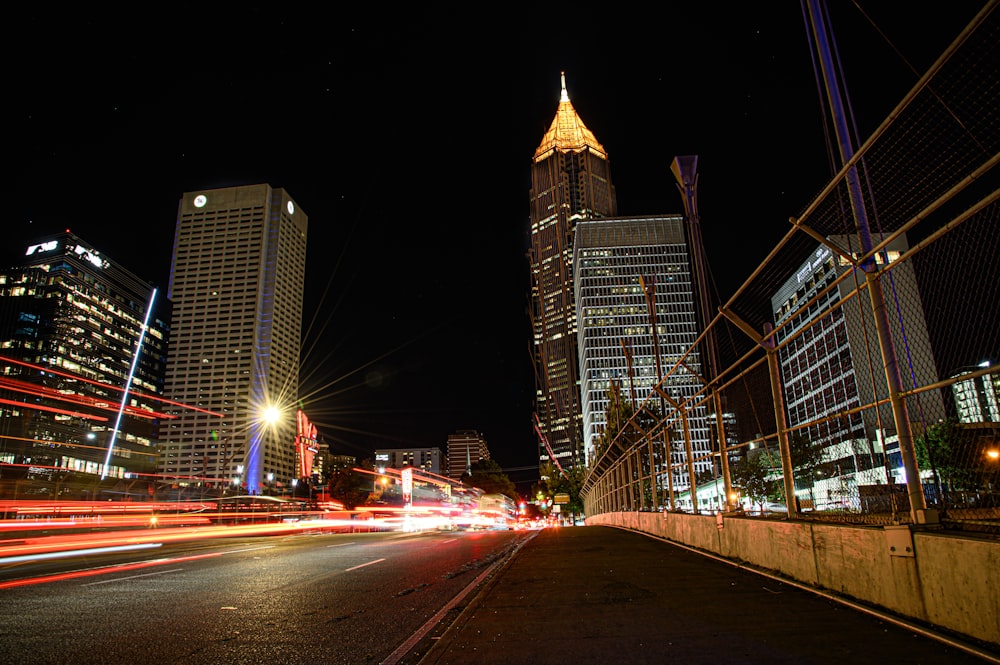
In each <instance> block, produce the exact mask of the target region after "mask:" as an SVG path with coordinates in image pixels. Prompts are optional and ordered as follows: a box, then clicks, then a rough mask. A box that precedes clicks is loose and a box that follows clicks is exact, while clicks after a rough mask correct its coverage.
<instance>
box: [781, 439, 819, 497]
mask: <svg viewBox="0 0 1000 665" xmlns="http://www.w3.org/2000/svg"><path fill="white" fill-rule="evenodd" d="M788 448H789V452H790V453H791V456H792V477H793V478H794V479H795V487H796V488H798V489H810V488H811V487H812V484H813V478H814V476H815V472H816V468H817V467H819V466H820V465H821V464H822V463H823V446H821V445H819V444H817V443H814V442H813V441H810V440H809V439H808V438H806V437H805V436H803V435H802V434H801V433H800V432H794V433H793V434H791V435H789V437H788ZM778 469H779V470H780V469H781V460H780V459H779V460H778Z"/></svg>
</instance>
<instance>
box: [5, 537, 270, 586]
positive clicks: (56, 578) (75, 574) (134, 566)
mask: <svg viewBox="0 0 1000 665" xmlns="http://www.w3.org/2000/svg"><path fill="white" fill-rule="evenodd" d="M273 547H274V546H273V545H264V546H262V547H244V548H242V549H238V550H225V551H222V552H206V553H204V554H191V555H188V556H178V557H167V558H164V559H148V560H146V561H137V562H134V563H122V564H115V565H111V566H99V567H97V568H84V569H82V570H71V571H68V572H65V573H54V574H52V575H41V576H38V577H25V578H23V579H19V580H9V581H7V582H0V589H11V588H14V587H22V586H32V585H35V584H48V583H50V582H62V581H65V580H72V579H77V578H81V577H94V576H96V575H108V574H110V573H117V572H124V571H128V570H141V569H143V568H152V567H154V566H166V565H170V564H177V563H182V562H184V561H197V560H199V559H211V558H214V557H220V556H224V555H226V554H239V553H241V552H253V551H255V550H266V549H272V548H273ZM166 572H173V571H166ZM132 577H141V576H136V575H133V576H132ZM117 579H131V578H116V580H117ZM111 581H115V580H111ZM84 586H90V585H84Z"/></svg>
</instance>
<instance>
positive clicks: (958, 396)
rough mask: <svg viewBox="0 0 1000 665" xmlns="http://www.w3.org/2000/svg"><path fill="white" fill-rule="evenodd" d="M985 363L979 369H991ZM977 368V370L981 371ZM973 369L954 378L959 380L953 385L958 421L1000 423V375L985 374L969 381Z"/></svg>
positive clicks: (952, 392)
mask: <svg viewBox="0 0 1000 665" xmlns="http://www.w3.org/2000/svg"><path fill="white" fill-rule="evenodd" d="M989 366H990V363H989V362H988V361H987V362H984V363H983V364H982V365H980V366H979V368H984V367H989ZM979 368H977V369H979ZM971 373H972V370H971V369H968V370H964V371H961V372H959V373H958V374H956V375H955V376H953V377H952V378H958V379H959V380H958V381H956V382H955V383H953V384H952V386H951V394H952V396H953V397H954V398H955V408H956V409H957V411H958V421H959V422H962V423H996V422H1000V402H998V400H997V397H998V396H1000V373H996V372H994V373H992V374H983V375H982V376H975V377H971V378H967V379H962V378H961V377H963V376H968V375H970V374H971Z"/></svg>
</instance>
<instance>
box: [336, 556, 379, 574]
mask: <svg viewBox="0 0 1000 665" xmlns="http://www.w3.org/2000/svg"><path fill="white" fill-rule="evenodd" d="M382 561H385V559H375V560H374V561H369V562H368V563H363V564H361V565H360V566H354V567H353V568H348V569H347V570H345V571H344V572H345V573H349V572H351V571H352V570H357V569H358V568H364V567H365V566H370V565H372V564H373V563H379V562H382Z"/></svg>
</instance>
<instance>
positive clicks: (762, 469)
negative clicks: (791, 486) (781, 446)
mask: <svg viewBox="0 0 1000 665" xmlns="http://www.w3.org/2000/svg"><path fill="white" fill-rule="evenodd" d="M771 471H772V470H771V463H770V460H769V458H768V456H767V455H766V454H758V455H747V456H745V457H744V458H743V459H741V460H740V461H738V462H737V463H736V464H734V465H732V466H731V467H730V469H729V473H730V475H731V477H732V481H733V484H734V485H735V486H737V487H739V488H740V489H741V490H742V491H743V495H744V496H745V497H747V498H748V499H750V502H751V503H755V504H757V505H759V506H760V507H761V508H763V507H764V501H765V500H766V499H767V498H768V496H769V494H770V493H771V491H772V486H773V484H774V483H773V481H771V480H770V476H771Z"/></svg>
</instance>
